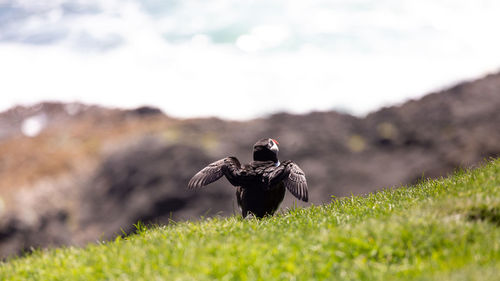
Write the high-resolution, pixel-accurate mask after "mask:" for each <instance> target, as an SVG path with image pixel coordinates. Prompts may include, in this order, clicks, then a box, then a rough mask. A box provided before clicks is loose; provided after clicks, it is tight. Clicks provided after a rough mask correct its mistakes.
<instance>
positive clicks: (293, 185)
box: [279, 160, 309, 202]
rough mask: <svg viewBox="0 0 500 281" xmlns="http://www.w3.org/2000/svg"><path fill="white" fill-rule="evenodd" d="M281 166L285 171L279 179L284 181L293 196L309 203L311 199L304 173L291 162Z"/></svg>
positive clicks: (285, 162)
mask: <svg viewBox="0 0 500 281" xmlns="http://www.w3.org/2000/svg"><path fill="white" fill-rule="evenodd" d="M281 165H282V166H284V169H283V172H282V174H281V175H280V176H279V178H281V179H282V180H283V184H284V185H285V187H286V188H287V189H288V191H290V192H291V193H292V194H293V196H295V197H297V198H298V199H300V200H302V201H304V202H307V200H309V197H308V192H307V181H306V175H305V174H304V171H302V169H300V168H299V166H298V165H297V164H295V163H293V162H292V161H289V160H288V161H284V162H283V163H282V164H281Z"/></svg>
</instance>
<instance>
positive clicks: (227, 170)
mask: <svg viewBox="0 0 500 281" xmlns="http://www.w3.org/2000/svg"><path fill="white" fill-rule="evenodd" d="M278 145H279V143H278V141H277V140H275V139H272V138H263V139H260V140H259V141H257V142H256V143H255V144H254V146H253V161H251V162H250V163H248V164H245V165H241V164H240V161H239V160H238V159H237V158H236V157H234V156H229V157H226V158H223V159H220V160H218V161H215V162H213V163H211V164H209V165H208V166H206V167H205V168H203V169H202V170H201V171H199V172H198V173H196V174H195V175H194V176H193V177H192V178H191V180H190V181H189V183H188V189H191V190H196V189H199V188H201V187H203V186H206V185H208V184H210V183H212V182H214V181H217V180H218V179H220V178H221V177H222V176H225V177H226V178H227V180H228V181H229V183H231V184H232V185H233V186H235V187H236V202H237V204H238V207H239V209H240V210H241V215H242V217H243V218H246V217H247V216H248V215H250V214H253V215H254V216H255V217H257V218H263V217H266V216H272V215H274V213H275V212H276V210H277V209H278V208H279V206H280V204H281V202H282V201H283V199H284V197H285V192H286V190H287V189H288V191H289V192H290V193H292V194H293V195H294V196H295V197H296V198H297V199H299V200H302V201H304V202H307V201H308V188H307V181H306V176H305V174H304V171H302V169H301V168H300V167H299V166H298V165H297V164H295V163H294V162H293V161H291V160H287V161H283V162H280V161H279V160H278V152H279V147H278Z"/></svg>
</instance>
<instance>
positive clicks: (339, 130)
mask: <svg viewBox="0 0 500 281" xmlns="http://www.w3.org/2000/svg"><path fill="white" fill-rule="evenodd" d="M304 98H307V96H306V95H304ZM499 124H500V74H493V75H489V76H487V77H485V78H483V79H480V80H477V81H472V82H465V83H462V84H459V85H456V86H454V87H452V88H450V89H447V90H444V91H442V92H438V93H432V94H429V95H427V96H425V97H424V98H422V99H419V100H412V101H408V102H406V103H404V104H402V105H398V106H393V107H388V108H383V109H380V110H379V111H377V112H374V113H371V114H369V115H368V116H366V117H363V118H358V117H355V116H351V115H349V114H343V113H338V112H334V111H331V112H312V113H309V114H305V115H292V114H287V113H278V114H275V115H272V116H269V117H266V118H261V119H254V120H250V121H246V122H236V121H225V120H221V119H216V118H211V119H186V120H179V119H173V118H170V117H168V115H165V114H164V113H163V112H161V111H160V110H158V109H156V108H153V107H147V106H146V107H141V108H137V109H134V110H121V109H111V108H103V107H98V106H90V105H84V104H74V103H72V104H63V103H42V104H37V105H35V106H32V107H15V108H12V109H10V110H8V111H6V112H3V113H1V114H0V256H1V257H8V256H12V255H16V254H19V253H22V252H24V251H29V250H30V249H33V248H38V247H50V246H56V245H85V244H86V243H89V242H95V241H101V240H106V239H111V238H113V237H115V236H116V235H121V234H122V233H123V232H125V233H130V232H132V231H133V230H134V226H133V224H135V223H136V222H137V221H142V222H145V223H158V224H167V223H169V221H170V220H174V221H179V220H186V219H198V218H200V217H208V216H214V215H221V216H228V215H232V214H235V213H238V212H237V207H236V202H235V197H234V192H235V189H234V188H233V187H232V186H231V185H230V184H229V183H228V182H227V181H226V180H225V179H224V180H220V181H218V182H216V183H215V184H212V185H210V186H208V187H206V188H205V189H203V190H200V191H197V192H192V191H188V190H186V184H187V182H188V180H189V178H190V177H191V176H192V175H194V174H195V173H196V172H197V171H198V170H200V169H201V168H203V167H204V166H205V165H207V164H209V163H210V162H212V161H215V160H218V159H220V158H222V157H225V156H229V155H234V156H237V157H238V158H239V159H240V160H241V161H242V162H248V161H250V160H251V152H252V145H253V144H254V143H255V141H256V140H258V139H260V138H263V137H272V138H275V139H277V140H278V141H279V142H280V158H281V159H282V160H286V159H292V160H294V161H295V162H296V163H298V164H299V165H300V166H301V167H302V169H303V170H304V171H305V173H306V175H307V178H308V183H309V190H310V203H308V204H322V203H327V202H329V201H331V200H332V196H337V197H339V196H348V195H350V194H351V193H352V194H364V193H368V192H372V191H375V190H377V189H381V188H389V187H392V186H400V185H405V184H411V183H415V182H417V181H419V180H421V179H423V178H428V177H439V176H444V175H446V174H449V173H451V172H453V171H454V170H455V169H457V168H459V167H471V166H474V165H477V164H478V163H480V162H481V161H483V160H484V159H488V158H489V157H498V156H499V155H500V125H499ZM293 203H294V199H293V198H292V196H290V194H287V196H286V199H285V202H284V204H283V205H282V209H284V208H286V207H287V206H291V204H293ZM298 204H299V205H301V206H307V205H308V204H302V203H298Z"/></svg>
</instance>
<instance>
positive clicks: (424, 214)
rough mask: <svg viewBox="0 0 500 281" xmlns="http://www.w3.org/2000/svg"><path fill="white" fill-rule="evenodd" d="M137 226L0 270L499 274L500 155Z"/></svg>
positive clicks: (32, 275) (126, 275) (294, 275)
mask: <svg viewBox="0 0 500 281" xmlns="http://www.w3.org/2000/svg"><path fill="white" fill-rule="evenodd" d="M311 188H314V187H313V186H312V187H311ZM138 232H139V233H138V234H136V235H133V236H130V237H128V238H125V239H123V238H117V239H116V240H115V241H113V242H109V243H101V244H99V245H89V246H88V247H86V248H84V249H79V248H63V249H56V250H50V251H38V252H35V253H34V254H32V255H30V256H27V257H24V258H18V259H13V260H10V261H8V262H6V263H4V264H2V265H0V280H26V279H34V280H334V279H342V280H428V279H435V280H500V275H499V274H498V268H500V160H495V161H493V162H491V163H489V164H487V165H485V166H484V167H482V168H479V169H476V170H472V171H467V172H459V173H457V174H456V175H454V176H451V177H449V178H446V179H440V180H433V181H425V182H423V183H421V184H419V185H416V186H410V187H404V188H399V189H394V190H385V191H381V192H377V193H374V194H370V195H368V196H365V197H358V196H355V197H350V198H343V199H338V200H335V201H333V203H331V204H329V205H324V206H313V207H310V208H307V209H294V210H289V211H286V212H284V213H283V214H280V215H278V216H275V217H272V218H267V219H263V220H255V219H251V220H241V219H240V218H238V217H231V218H214V219H205V220H202V221H199V222H194V223H193V222H183V223H177V224H171V225H169V226H161V227H156V228H152V229H148V230H146V229H143V228H140V229H139V231H138Z"/></svg>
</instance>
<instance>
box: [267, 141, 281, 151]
mask: <svg viewBox="0 0 500 281" xmlns="http://www.w3.org/2000/svg"><path fill="white" fill-rule="evenodd" d="M269 149H270V150H271V151H273V152H274V153H278V151H279V148H278V141H277V140H274V139H269Z"/></svg>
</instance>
